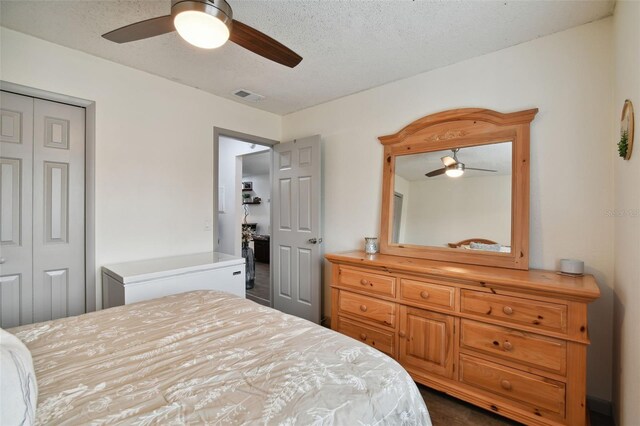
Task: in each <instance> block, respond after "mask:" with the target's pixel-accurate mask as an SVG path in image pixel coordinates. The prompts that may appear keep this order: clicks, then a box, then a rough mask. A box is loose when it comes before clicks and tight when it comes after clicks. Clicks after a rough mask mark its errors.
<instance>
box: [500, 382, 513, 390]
mask: <svg viewBox="0 0 640 426" xmlns="http://www.w3.org/2000/svg"><path fill="white" fill-rule="evenodd" d="M500 386H502V389H504V390H511V382H510V381H508V380H502V381H500Z"/></svg>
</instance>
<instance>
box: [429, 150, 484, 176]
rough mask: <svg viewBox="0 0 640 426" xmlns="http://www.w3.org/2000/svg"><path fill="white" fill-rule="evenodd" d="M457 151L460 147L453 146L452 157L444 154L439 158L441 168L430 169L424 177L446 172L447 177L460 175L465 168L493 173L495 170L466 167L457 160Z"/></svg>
mask: <svg viewBox="0 0 640 426" xmlns="http://www.w3.org/2000/svg"><path fill="white" fill-rule="evenodd" d="M458 151H460V148H454V149H452V150H451V152H453V157H450V156H448V155H447V156H445V157H442V158H440V160H442V164H444V167H443V168H441V169H436V170H432V171H430V172H429V173H426V174H425V176H426V177H434V176H440V175H442V174H446V175H447V176H449V177H460V176H462V175H463V174H464V171H465V170H478V171H480V172H492V173H495V172H497V170H489V169H476V168H474V167H467V166H465V165H464V163H461V162H460V161H458Z"/></svg>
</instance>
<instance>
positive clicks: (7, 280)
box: [0, 92, 33, 328]
mask: <svg viewBox="0 0 640 426" xmlns="http://www.w3.org/2000/svg"><path fill="white" fill-rule="evenodd" d="M32 165H33V98H29V97H26V96H19V95H14V94H13V93H7V92H0V326H2V328H9V327H15V326H18V325H20V324H29V323H30V322H32V321H33V310H32V308H33V305H32V298H33V293H32V291H33V281H32V256H33V245H32V238H31V229H32V211H33V209H32V188H33V184H32V176H33V167H32Z"/></svg>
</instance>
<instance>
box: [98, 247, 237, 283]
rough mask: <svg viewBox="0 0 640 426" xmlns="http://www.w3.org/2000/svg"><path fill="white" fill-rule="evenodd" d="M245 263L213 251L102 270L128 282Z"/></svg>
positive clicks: (124, 264)
mask: <svg viewBox="0 0 640 426" xmlns="http://www.w3.org/2000/svg"><path fill="white" fill-rule="evenodd" d="M244 263H245V260H244V259H243V258H242V257H236V256H231V255H228V254H225V253H218V252H214V251H211V252H206V253H196V254H187V255H181V256H171V257H162V258H158V259H147V260H138V261H134V262H125V263H118V264H114V265H107V266H103V267H102V272H104V273H105V274H107V275H110V276H112V277H113V278H115V279H117V280H118V281H120V282H122V283H125V284H126V283H132V282H138V281H144V280H149V279H155V278H161V277H165V276H172V275H176V274H185V273H189V272H198V271H206V270H210V269H218V268H224V267H227V266H233V265H244Z"/></svg>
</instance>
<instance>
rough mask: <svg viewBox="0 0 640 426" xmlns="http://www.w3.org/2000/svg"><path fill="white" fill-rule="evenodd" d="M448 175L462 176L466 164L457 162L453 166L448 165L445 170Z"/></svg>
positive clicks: (453, 176)
mask: <svg viewBox="0 0 640 426" xmlns="http://www.w3.org/2000/svg"><path fill="white" fill-rule="evenodd" d="M445 173H446V175H447V176H449V177H452V178H457V177H460V176H462V175H463V174H464V164H462V163H456V164H454V165H452V166H449V167H447V170H446V171H445Z"/></svg>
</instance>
